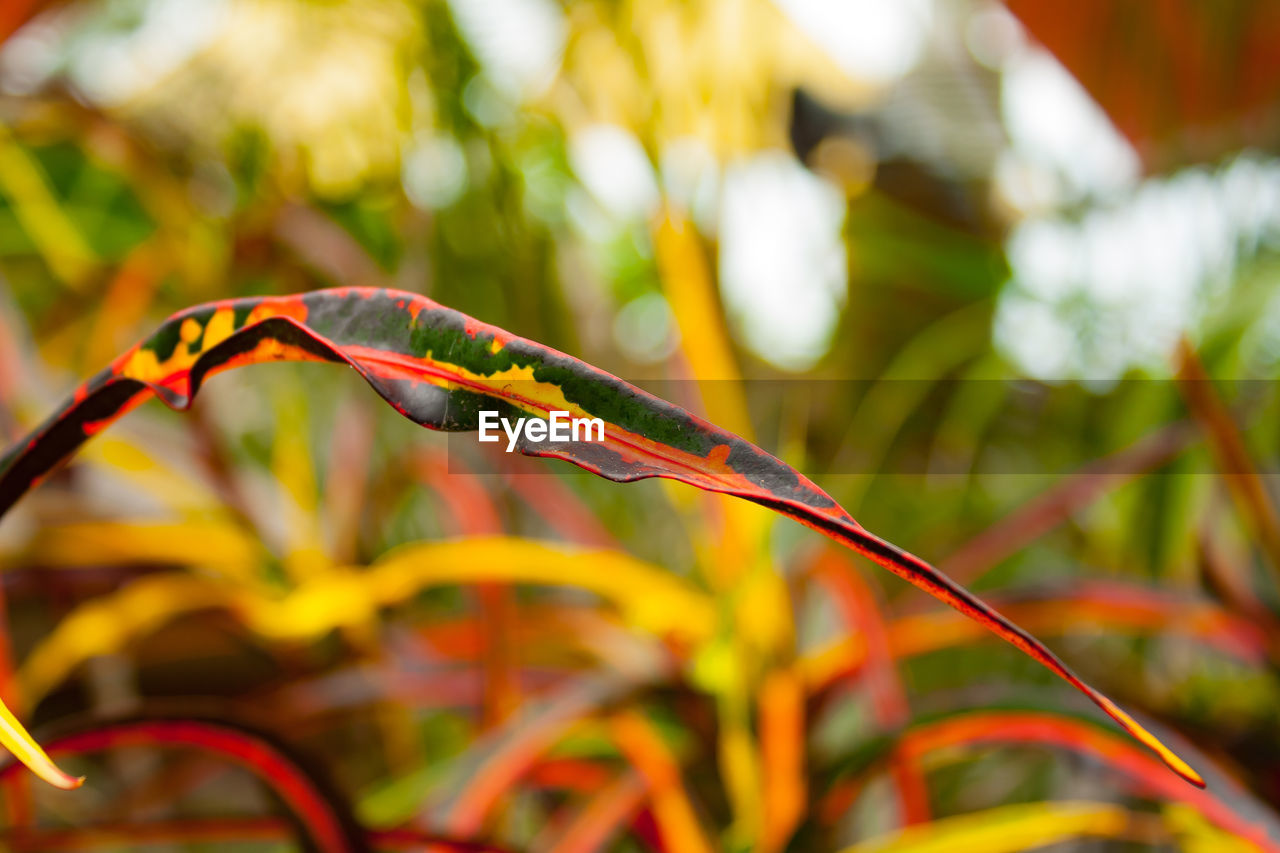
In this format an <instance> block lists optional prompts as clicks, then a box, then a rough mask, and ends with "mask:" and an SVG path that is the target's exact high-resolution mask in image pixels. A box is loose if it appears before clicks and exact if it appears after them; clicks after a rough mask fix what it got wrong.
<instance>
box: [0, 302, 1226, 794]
mask: <svg viewBox="0 0 1280 853" xmlns="http://www.w3.org/2000/svg"><path fill="white" fill-rule="evenodd" d="M266 361H331V362H339V363H345V364H348V365H350V366H351V367H353V368H354V369H355V370H356V371H358V372H359V373H360V375H361V376H363V377H364V379H365V380H366V381H367V382H368V383H369V384H370V385H371V386H373V388H374V390H376V391H377V392H378V393H379V394H380V395H381V396H382V397H383V398H384V399H385V400H386V401H387V402H388V403H390V404H391V405H392V406H393V407H395V409H396V410H397V411H399V412H400V413H401V414H403V415H404V416H405V417H407V418H409V419H411V420H413V421H415V422H416V423H418V424H421V425H422V426H425V427H428V428H431V429H437V430H454V431H456V430H475V429H477V428H478V426H479V413H480V411H481V410H482V409H485V408H488V409H497V410H499V411H502V412H506V413H509V414H510V413H514V414H517V415H521V416H524V415H533V416H537V417H544V418H545V417H548V416H549V414H550V412H552V411H564V412H568V413H569V416H570V417H573V418H600V419H601V420H602V421H603V422H604V424H605V427H604V440H603V441H573V442H542V443H537V442H533V441H530V440H529V439H528V438H526V437H524V436H523V435H522V437H521V438H520V439H519V441H518V443H517V448H518V449H519V451H520V452H521V453H523V454H525V455H528V456H541V457H552V458H557V459H564V460H567V461H569V462H572V463H573V464H575V465H578V466H579V467H581V468H584V469H586V470H588V471H591V472H593V473H595V474H598V475H600V476H602V477H605V478H606V479H609V480H614V481H616V482H631V481H634V480H642V479H645V478H648V477H666V478H669V479H672V480H677V481H680V482H683V483H688V484H690V485H693V486H696V487H698V488H700V489H705V490H707V491H711V492H721V493H724V494H729V495H734V496H737V497H741V498H745V499H747V500H750V501H754V502H756V503H759V504H763V505H764V506H767V507H769V508H771V509H773V510H776V511H777V512H779V513H781V514H783V515H786V516H789V517H791V518H793V519H795V520H797V521H799V522H801V523H802V524H805V525H807V526H809V527H812V528H814V529H815V530H818V531H819V532H821V533H824V534H826V535H827V536H829V537H831V538H832V539H834V540H836V541H838V542H840V543H841V544H843V545H845V546H847V547H849V548H851V549H853V550H854V551H856V552H858V553H860V554H863V555H864V556H866V557H868V558H869V559H871V560H872V561H874V562H875V563H877V564H879V565H880V566H882V567H884V568H886V569H888V570H889V571H891V572H893V573H894V574H897V575H899V576H901V577H902V578H904V579H906V580H907V581H909V582H910V583H912V584H914V585H916V586H917V587H920V588H921V589H923V590H925V591H926V592H928V593H929V594H931V595H933V596H935V597H936V598H938V599H939V600H941V601H943V602H945V603H947V604H949V605H951V606H952V607H954V608H956V609H957V610H959V611H961V612H962V613H964V614H965V615H967V616H969V617H970V618H972V619H974V620H976V621H977V622H979V623H981V624H982V625H984V626H986V627H987V628H988V629H990V630H991V631H993V632H994V633H995V634H997V635H999V636H1000V637H1003V638H1004V639H1005V640H1007V641H1008V642H1010V643H1012V644H1013V645H1014V646H1016V647H1018V648H1019V649H1021V650H1022V651H1023V652H1025V653H1026V654H1028V655H1029V656H1031V657H1032V658H1034V659H1035V660H1036V661H1038V662H1040V663H1041V664H1043V665H1044V666H1045V667H1047V668H1049V669H1050V670H1052V671H1053V672H1054V673H1056V674H1057V675H1059V676H1060V677H1062V678H1063V679H1065V680H1066V681H1067V682H1069V683H1070V684H1071V685H1073V686H1074V687H1076V688H1077V689H1078V690H1080V691H1081V692H1083V693H1084V694H1085V695H1086V696H1088V697H1089V698H1090V699H1091V700H1092V701H1093V702H1094V703H1096V704H1097V705H1098V706H1099V707H1100V708H1102V710H1103V711H1105V712H1106V713H1107V714H1108V715H1110V716H1111V717H1112V718H1113V719H1114V720H1115V721H1116V722H1118V723H1119V724H1120V725H1121V726H1122V727H1123V728H1124V729H1125V730H1126V731H1128V732H1129V733H1130V734H1131V735H1133V736H1134V737H1135V738H1137V739H1138V740H1139V741H1141V742H1142V743H1143V744H1145V745H1146V746H1147V747H1148V748H1150V749H1151V750H1152V751H1154V752H1155V753H1156V754H1157V755H1159V756H1160V758H1161V759H1162V760H1163V761H1164V762H1165V763H1166V764H1167V765H1168V766H1169V767H1170V768H1171V769H1173V770H1174V772H1176V773H1177V774H1178V775H1180V776H1182V777H1183V778H1184V779H1186V780H1187V781H1189V782H1191V783H1193V784H1195V785H1198V786H1203V785H1204V782H1203V780H1202V779H1201V778H1200V775H1199V774H1198V773H1196V771H1195V770H1193V769H1192V768H1191V767H1190V766H1189V765H1188V764H1187V763H1186V762H1184V761H1183V760H1182V759H1181V758H1179V757H1178V756H1177V755H1175V754H1174V753H1173V752H1172V751H1171V750H1169V749H1168V748H1167V747H1165V746H1164V744H1162V743H1161V742H1160V741H1159V740H1158V739H1156V738H1155V737H1154V736H1153V735H1151V734H1150V733H1149V732H1148V731H1147V730H1146V729H1144V728H1143V727H1142V726H1141V725H1139V724H1138V722H1137V721H1135V720H1134V719H1133V718H1132V717H1130V716H1129V715H1128V714H1127V713H1125V712H1124V711H1123V710H1121V709H1120V708H1119V707H1118V706H1117V705H1116V704H1115V703H1113V702H1112V701H1111V700H1110V699H1108V698H1107V697H1105V696H1103V695H1102V694H1101V693H1099V692H1098V691H1097V690H1095V689H1093V688H1092V687H1090V686H1089V685H1088V684H1085V683H1084V682H1083V681H1081V680H1080V678H1079V677H1078V676H1076V674H1075V673H1073V672H1072V671H1071V670H1070V669H1069V668H1068V667H1067V666H1066V665H1065V664H1064V663H1063V662H1062V661H1061V660H1060V659H1059V658H1058V657H1057V656H1056V655H1054V654H1053V653H1052V652H1051V651H1049V649H1048V648H1046V647H1045V646H1044V645H1043V644H1042V643H1040V642H1039V641H1038V640H1036V639H1035V638H1034V637H1032V636H1031V635H1030V634H1028V633H1026V632H1025V631H1023V630H1022V629H1021V628H1019V627H1017V626H1016V625H1014V624H1013V623H1012V622H1010V621H1009V620H1007V619H1005V618H1004V617H1003V616H1001V615H1000V614H999V613H997V612H996V611H995V610H993V609H992V608H991V607H989V606H988V605H987V604H985V603H984V602H983V601H981V600H980V599H978V598H977V597H976V596H974V595H973V594H972V593H970V592H968V591H967V590H966V589H964V588H963V587H961V586H960V585H958V584H956V583H955V582H953V581H952V580H951V579H950V578H948V577H946V576H945V575H943V574H942V573H941V572H939V571H938V570H937V569H935V568H934V567H933V566H931V565H929V564H928V563H926V562H925V561H923V560H921V559H919V558H918V557H915V556H913V555H912V554H909V553H907V552H905V551H903V550H902V549H900V548H898V547H897V546H895V545H892V544H890V543H889V542H886V541H885V540H883V539H880V538H879V537H877V536H875V535H874V534H872V533H870V532H868V531H867V530H865V529H864V528H863V527H862V526H861V525H859V524H858V523H857V522H856V521H854V519H853V518H852V516H850V515H849V513H848V512H846V511H845V510H844V509H843V508H842V507H841V506H840V505H839V504H837V503H836V502H835V501H834V500H833V499H832V498H831V497H830V496H829V495H827V494H826V493H825V492H823V491H822V490H821V489H819V488H818V487H817V486H815V485H814V484H813V483H812V482H810V481H809V480H808V479H807V478H805V477H804V476H803V475H801V474H800V473H799V472H797V471H796V470H794V469H793V468H791V467H789V466H788V465H786V464H785V463H783V462H781V461H780V460H778V459H776V458H774V457H773V456H771V455H769V454H768V453H766V452H764V451H763V450H761V449H760V448H758V447H756V446H755V445H753V444H751V443H750V442H748V441H746V440H744V439H742V438H739V437H738V436H736V435H734V434H732V433H730V432H727V431H725V430H722V429H720V428H718V427H716V426H714V425H713V424H710V423H707V422H706V421H704V420H702V419H701V418H698V417H696V416H694V415H692V414H690V413H689V412H687V411H685V410H684V409H681V408H680V407H678V406H675V405H672V404H671V403H668V402H666V401H664V400H661V399H659V398H657V397H654V396H653V395H651V394H648V393H646V392H644V391H642V390H640V389H639V388H636V387H635V386H633V385H630V384H628V383H626V382H624V381H622V380H621V379H618V378H617V377H615V376H612V375H610V374H608V373H605V372H604V371H602V370H598V369H597V368H595V367H592V366H591V365H589V364H586V363H584V362H582V361H580V360H578V359H576V358H573V357H572V356H568V355H565V354H564V353H561V352H557V351H556V350H553V349H551V348H549V347H545V346H543V345H541V344H538V343H535V342H534V341H530V340H526V339H524V338H520V337H517V336H515V335H512V334H511V333H509V332H506V331H504V330H502V329H499V328H497V327H495V326H491V325H488V324H486V323H482V322H480V321H478V320H474V319H472V318H471V317H468V316H466V315H465V314H461V313H459V312H457V311H454V310H452V309H450V308H446V307H445V306H443V305H439V304H437V303H435V302H432V301H431V300H429V299H427V298H425V297H423V296H420V295H417V294H412V293H404V292H399V291H394V290H385V289H373V288H339V289H333V290H320V291H315V292H312V293H307V294H302V295H297V296H278V297H249V298H244V299H233V300H225V301H220V302H212V303H208V304H205V305H200V306H197V307H195V308H190V309H188V310H186V311H182V312H179V313H178V314H175V315H173V316H172V317H170V318H169V319H168V320H167V321H165V323H164V324H163V325H161V326H160V328H159V330H157V331H156V333H155V334H153V335H152V336H151V337H150V338H148V339H147V340H145V341H143V342H142V343H140V344H138V345H137V346H135V347H134V348H133V349H131V350H129V351H128V352H126V353H125V354H124V355H122V356H120V357H119V358H117V359H116V360H115V361H114V362H112V364H111V365H110V366H109V367H107V368H106V369H105V370H103V371H102V372H100V373H99V374H97V375H96V376H94V377H93V378H92V379H90V380H89V381H88V382H86V383H85V384H84V385H83V386H81V387H80V389H79V390H78V391H76V393H75V394H74V395H73V396H72V398H71V399H70V400H69V401H68V402H67V403H66V404H65V405H64V406H63V407H62V408H61V409H60V410H59V411H57V412H56V413H55V414H54V415H53V416H52V417H51V418H50V419H49V420H47V421H46V422H45V423H44V424H43V425H41V426H40V427H39V428H37V429H36V430H35V432H34V433H32V434H31V436H29V437H28V438H26V439H25V440H23V441H22V442H20V443H19V444H18V445H17V446H16V447H14V448H13V449H12V450H11V451H9V453H8V454H7V455H6V456H5V457H4V458H3V459H0V513H3V512H4V511H6V510H7V509H8V508H9V507H10V506H12V504H13V503H14V501H16V500H18V498H19V497H21V496H22V495H23V494H24V493H25V492H26V491H27V490H28V489H30V488H32V487H33V486H34V485H36V484H37V483H39V482H40V480H41V479H42V478H43V477H44V476H46V475H47V474H48V473H49V472H50V471H51V470H52V469H53V468H54V467H55V466H56V465H58V464H59V463H60V462H61V461H62V460H64V459H66V458H67V457H68V456H70V455H71V454H72V453H73V452H74V451H75V450H76V448H77V447H79V446H80V445H81V444H82V443H83V442H84V441H85V440H87V439H88V438H89V437H90V436H91V435H93V434H94V433H96V432H98V431H99V430H101V429H102V428H104V427H105V426H107V425H108V424H110V423H111V422H112V421H114V420H115V419H116V418H118V417H120V416H121V415H122V414H124V413H125V412H127V411H129V410H130V409H132V408H133V407H134V406H136V405H138V404H139V403H141V402H143V401H144V400H146V399H148V398H150V397H151V396H152V395H155V396H158V397H159V398H160V399H161V400H163V401H164V402H165V403H166V404H168V405H169V406H171V407H172V408H175V409H185V408H186V407H187V406H189V405H190V403H191V398H192V397H193V396H194V395H195V393H196V392H197V391H198V390H199V388H200V385H201V383H202V382H204V380H205V379H206V378H207V377H209V376H211V375H213V374H215V373H218V372H220V371H223V370H227V369H230V368H233V367H240V366H242V365H247V364H256V363H259V362H266Z"/></svg>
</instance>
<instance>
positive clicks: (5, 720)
mask: <svg viewBox="0 0 1280 853" xmlns="http://www.w3.org/2000/svg"><path fill="white" fill-rule="evenodd" d="M0 744H2V745H3V746H4V748H5V749H7V750H9V751H10V752H12V753H13V754H14V755H15V756H17V759H18V760H19V761H21V762H22V763H23V764H25V765H27V767H29V768H31V772H32V773H35V774H36V775H37V776H39V777H40V778H41V779H43V780H44V781H46V782H48V783H49V784H50V785H53V786H54V787H55V788H62V789H63V790H66V791H70V790H71V789H73V788H79V787H80V785H81V784H82V783H83V782H84V777H83V776H68V775H67V774H66V773H63V772H62V771H61V770H59V769H58V766H57V765H56V764H54V763H53V761H51V760H50V759H49V756H47V755H45V753H44V750H43V749H41V748H40V744H38V743H36V742H35V740H33V739H32V737H31V735H29V734H27V730H26V729H24V728H23V727H22V723H19V722H18V718H17V717H15V716H14V715H13V712H11V711H10V710H9V709H8V708H6V707H5V706H4V703H0Z"/></svg>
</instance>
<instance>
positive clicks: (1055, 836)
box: [844, 801, 1166, 853]
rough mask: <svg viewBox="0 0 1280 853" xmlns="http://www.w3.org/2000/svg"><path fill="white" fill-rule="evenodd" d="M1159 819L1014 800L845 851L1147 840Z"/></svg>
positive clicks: (989, 852) (1012, 852) (945, 850)
mask: <svg viewBox="0 0 1280 853" xmlns="http://www.w3.org/2000/svg"><path fill="white" fill-rule="evenodd" d="M1165 834H1166V833H1165V832H1164V830H1163V829H1162V828H1161V825H1160V819H1159V818H1158V817H1155V816H1152V815H1142V814H1136V813H1133V812H1130V811H1128V810H1126V809H1123V808H1121V807H1120V806H1116V805H1112V804H1110V803H1090V802H1069V801H1064V802H1055V803H1019V804H1017V805H1011V806H1000V807H998V808H993V809H988V810H986V811H981V812H975V813H973V814H966V815H961V816H959V817H948V818H943V819H941V820H935V821H932V822H930V823H927V824H921V825H917V826H913V827H910V828H908V829H904V830H901V831H899V832H895V833H892V834H891V835H888V836H883V837H881V838H875V839H872V840H870V841H864V842H861V843H859V844H855V845H853V846H852V847H846V848H845V850H844V853H1018V851H1023V850H1033V849H1035V848H1037V847H1045V846H1048V845H1050V844H1057V843H1059V842H1062V841H1067V840H1070V839H1072V838H1078V837H1080V836H1092V837H1097V838H1117V839H1133V838H1136V839H1138V840H1150V839H1151V838H1152V837H1153V836H1154V837H1155V838H1156V839H1160V838H1162V837H1164V836H1165Z"/></svg>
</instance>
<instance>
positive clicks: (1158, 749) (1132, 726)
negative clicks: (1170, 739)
mask: <svg viewBox="0 0 1280 853" xmlns="http://www.w3.org/2000/svg"><path fill="white" fill-rule="evenodd" d="M1098 698H1099V699H1100V700H1101V701H1099V703H1098V704H1099V705H1101V706H1102V710H1104V711H1106V712H1107V713H1108V714H1109V715H1110V716H1111V717H1112V719H1114V720H1115V721H1116V722H1118V723H1120V725H1121V726H1123V727H1124V729H1125V731H1127V732H1128V733H1129V734H1130V735H1132V736H1133V737H1135V738H1136V739H1137V740H1139V741H1140V742H1141V743H1142V744H1143V745H1144V746H1146V747H1147V748H1148V749H1150V750H1151V751H1152V752H1154V753H1155V754H1156V755H1158V756H1159V757H1160V760H1161V761H1163V762H1164V763H1165V765H1166V766H1167V767H1168V768H1169V769H1170V770H1172V771H1173V772H1174V773H1177V774H1178V775H1179V776H1181V777H1182V778H1183V779H1185V780H1186V781H1187V782H1188V783H1190V784H1192V785H1195V786H1196V787H1197V788H1205V787H1207V784H1206V782H1205V781H1204V777H1203V776H1201V775H1200V774H1199V773H1198V772H1196V770H1195V768H1194V767H1192V766H1191V765H1190V764H1188V763H1187V762H1185V761H1183V760H1182V758H1181V757H1180V756H1179V755H1178V754H1177V753H1176V752H1174V751H1173V750H1172V749H1170V748H1169V747H1167V746H1165V745H1164V743H1163V742H1161V740H1160V739H1159V738H1157V737H1156V736H1155V735H1153V734H1152V733H1151V732H1149V731H1147V729H1146V727H1144V726H1143V725H1142V724H1141V723H1139V722H1138V721H1137V720H1135V719H1134V718H1133V717H1131V716H1129V714H1128V713H1127V712H1125V711H1124V710H1123V709H1121V708H1120V706H1119V705H1117V704H1116V703H1115V702H1112V701H1111V700H1110V699H1108V698H1106V697H1105V696H1102V695H1101V694H1098Z"/></svg>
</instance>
